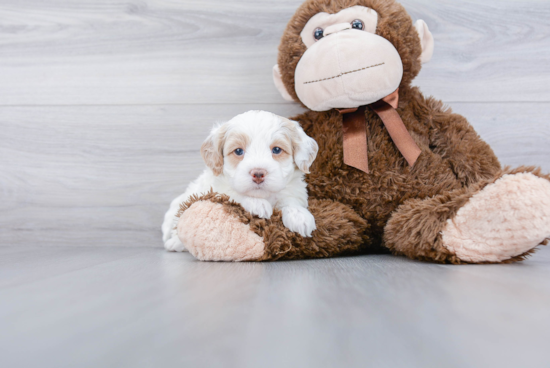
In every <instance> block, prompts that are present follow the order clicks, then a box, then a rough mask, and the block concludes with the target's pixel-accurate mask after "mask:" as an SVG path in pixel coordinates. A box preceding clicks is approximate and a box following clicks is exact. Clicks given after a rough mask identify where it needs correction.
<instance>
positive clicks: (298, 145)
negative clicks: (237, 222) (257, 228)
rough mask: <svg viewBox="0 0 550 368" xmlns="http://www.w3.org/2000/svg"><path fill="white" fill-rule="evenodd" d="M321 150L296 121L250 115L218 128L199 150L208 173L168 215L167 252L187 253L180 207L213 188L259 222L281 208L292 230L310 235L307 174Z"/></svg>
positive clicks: (312, 223) (312, 226) (312, 227)
mask: <svg viewBox="0 0 550 368" xmlns="http://www.w3.org/2000/svg"><path fill="white" fill-rule="evenodd" d="M318 149H319V148H318V146H317V142H315V140H313V139H312V138H310V137H308V136H307V135H306V134H305V133H304V131H303V130H302V128H301V127H300V125H299V124H298V123H297V122H295V121H291V120H288V119H286V118H283V117H280V116H277V115H275V114H272V113H269V112H265V111H249V112H246V113H244V114H241V115H238V116H236V117H234V118H233V119H231V120H230V121H229V122H227V123H224V124H221V125H217V126H215V127H214V128H213V129H212V131H211V132H210V135H209V136H208V138H206V140H205V141H204V143H203V144H202V147H201V155H202V158H203V160H204V162H205V163H206V166H207V168H206V170H205V171H204V172H203V173H202V175H200V176H199V177H198V178H197V179H196V180H195V181H193V182H192V183H191V184H189V186H188V187H187V190H186V191H185V193H183V194H182V195H180V196H179V197H177V198H176V199H174V200H173V201H172V203H171V204H170V209H169V210H168V212H166V215H165V216H164V223H163V225H162V233H163V240H164V246H165V248H166V249H167V250H170V251H180V252H181V251H184V250H185V245H184V244H182V243H181V241H180V240H179V238H178V235H177V230H176V225H177V222H178V217H176V215H177V213H178V211H179V208H180V204H181V203H182V202H185V201H186V200H188V199H189V197H191V196H192V195H194V194H201V193H207V192H209V191H210V190H211V189H212V190H213V191H214V192H217V193H221V194H227V195H228V196H229V197H230V198H231V199H232V200H234V201H235V202H237V203H240V204H241V205H242V206H243V208H244V209H245V210H247V211H248V212H250V213H251V214H253V215H256V216H258V217H261V218H265V219H269V218H270V217H271V215H272V213H273V208H274V207H275V208H278V209H280V210H281V211H282V214H283V224H284V225H285V226H286V227H287V228H288V229H289V230H291V231H294V232H297V233H298V234H300V235H302V236H304V237H309V236H311V233H312V232H313V230H315V229H316V226H315V219H314V218H313V215H312V214H311V213H310V212H309V211H308V210H307V206H308V202H307V198H308V196H307V189H306V183H305V182H304V174H307V173H309V167H310V166H311V164H312V163H313V160H315V157H316V156H317V151H318Z"/></svg>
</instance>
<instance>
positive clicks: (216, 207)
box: [177, 193, 368, 261]
mask: <svg viewBox="0 0 550 368" xmlns="http://www.w3.org/2000/svg"><path fill="white" fill-rule="evenodd" d="M309 210H310V212H311V214H312V215H313V216H314V217H315V221H316V223H317V230H315V231H313V233H312V237H302V236H300V235H299V234H297V233H295V232H292V231H291V230H289V229H287V228H286V227H285V226H284V224H283V219H282V213H281V211H280V210H278V209H276V210H275V211H274V212H273V215H272V216H271V218H270V219H269V220H268V219H261V218H258V217H256V216H252V215H251V214H250V213H248V212H247V211H245V210H244V208H243V207H242V206H241V205H239V204H237V203H235V202H233V201H231V200H230V199H229V197H228V196H226V195H219V194H217V193H209V194H206V195H203V196H200V197H198V196H195V197H192V198H191V199H190V200H188V201H187V202H185V203H184V204H183V205H182V206H181V208H180V218H179V221H178V226H177V231H178V236H179V238H180V239H181V240H182V242H183V243H184V244H185V246H186V248H187V249H188V250H189V252H190V253H191V254H192V255H193V256H195V257H196V258H198V259H200V260H202V261H274V260H277V259H301V258H323V257H334V256H337V255H341V254H348V253H356V252H360V251H362V250H363V248H364V241H365V237H364V236H362V234H364V232H365V229H366V228H367V227H368V225H367V222H366V221H365V220H364V219H362V218H361V217H360V216H359V215H357V214H356V213H355V212H354V211H353V210H352V209H351V208H349V207H348V206H346V205H344V204H341V203H338V202H333V201H330V200H310V201H309Z"/></svg>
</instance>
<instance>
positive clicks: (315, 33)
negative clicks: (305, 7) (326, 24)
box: [313, 28, 323, 41]
mask: <svg viewBox="0 0 550 368" xmlns="http://www.w3.org/2000/svg"><path fill="white" fill-rule="evenodd" d="M313 38H315V41H319V40H320V39H321V38H323V28H315V31H313Z"/></svg>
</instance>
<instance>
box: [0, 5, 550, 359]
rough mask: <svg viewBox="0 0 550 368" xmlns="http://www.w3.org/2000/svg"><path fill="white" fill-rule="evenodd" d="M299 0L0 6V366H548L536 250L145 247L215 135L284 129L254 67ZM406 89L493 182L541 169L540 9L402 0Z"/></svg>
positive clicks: (549, 97) (543, 41)
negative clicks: (519, 255)
mask: <svg viewBox="0 0 550 368" xmlns="http://www.w3.org/2000/svg"><path fill="white" fill-rule="evenodd" d="M300 3H301V0H234V1H221V0H201V1H191V0H181V1H169V0H144V1H137V0H129V1H120V0H78V1H73V0H25V1H19V0H3V1H2V2H1V4H0V367H36V366H41V367H76V366H84V367H88V366H89V367H121V366H132V367H171V366H178V367H180V366H185V367H187V366H189V367H192V366H208V367H216V366H236V367H237V366H238V367H241V366H245V367H259V366H260V367H281V366H284V367H287V366H288V367H292V366H295V367H305V366H315V367H324V366H327V367H328V366H349V367H354V366H357V367H363V366H375V367H487V366H499V367H549V366H550V363H548V362H550V355H549V354H548V353H546V352H547V350H548V347H547V345H548V341H550V332H549V331H550V317H549V314H548V310H549V308H550V282H549V281H548V279H549V276H550V275H549V274H550V250H549V249H546V248H545V249H542V250H540V251H539V252H538V253H537V254H536V255H535V256H533V257H532V258H531V259H530V260H528V261H527V262H525V263H523V264H517V265H504V266H465V267H453V266H441V265H433V264H425V263H420V262H412V261H409V260H406V259H403V258H397V257H391V256H361V257H352V258H338V259H328V260H317V261H299V262H279V263H273V264H220V263H200V262H197V261H195V260H194V259H193V258H192V257H191V256H190V255H189V254H171V253H165V252H163V251H162V250H161V249H160V248H161V246H162V244H161V241H160V229H159V228H160V223H161V220H162V215H163V213H164V211H165V210H166V207H167V205H168V203H169V202H170V200H171V199H172V198H173V197H175V196H176V195H178V194H180V193H181V192H182V191H183V189H184V187H185V186H186V185H187V183H188V182H189V181H190V180H191V179H193V178H194V177H196V175H198V173H199V172H200V171H201V169H202V167H203V163H202V161H201V158H200V155H199V151H198V150H199V147H200V143H201V141H202V140H203V139H204V137H205V135H206V133H207V131H208V130H209V128H210V127H211V125H212V124H213V123H214V122H216V121H221V120H225V119H229V118H231V117H232V116H234V115H236V114H238V113H241V112H244V111H247V110H251V109H265V110H269V111H273V112H275V113H278V114H281V115H284V116H290V115H295V114H297V113H299V112H300V111H301V108H300V107H299V106H297V105H295V104H289V103H285V102H284V101H283V100H282V98H281V97H279V96H278V93H277V91H276V90H275V88H274V87H273V86H272V82H271V68H272V66H273V65H274V64H275V62H276V58H277V46H278V43H279V40H280V37H281V35H282V32H283V29H284V27H285V24H286V22H287V21H288V19H289V18H290V16H291V15H292V14H293V12H294V11H295V9H296V8H297V7H298V6H299V4H300ZM403 4H404V5H405V7H406V8H407V10H408V11H409V12H410V13H411V15H412V16H413V18H414V19H419V18H422V19H424V20H425V21H426V22H427V23H428V25H429V27H430V29H431V30H432V32H433V34H434V37H435V41H436V49H435V53H434V58H433V60H432V61H431V62H430V63H429V64H427V65H425V66H424V68H423V70H422V72H421V74H420V76H419V77H418V78H417V80H416V81H415V84H416V85H418V86H419V87H420V88H421V90H422V91H423V92H424V93H425V94H426V95H434V96H436V97H438V98H440V99H442V100H443V101H444V102H445V103H448V104H449V105H451V106H452V107H453V109H454V110H455V111H456V112H458V113H461V114H463V115H465V116H466V117H468V118H469V120H470V121H471V123H472V124H473V125H474V127H475V128H476V129H477V131H478V132H479V133H480V135H481V136H482V137H483V138H484V139H485V140H487V141H488V142H489V143H490V144H491V145H492V146H493V148H494V150H495V152H496V153H497V155H498V156H499V158H500V159H501V161H502V162H503V164H506V165H512V166H517V165H521V164H529V165H538V166H542V167H543V168H544V169H545V170H546V171H550V161H549V158H550V128H549V127H550V126H549V124H548V116H550V89H549V88H548V86H549V85H550V22H548V19H550V2H548V1H547V0H507V1H501V0H486V1H483V2H481V3H480V2H479V1H474V0H466V1H438V2H433V1H428V0H404V1H403Z"/></svg>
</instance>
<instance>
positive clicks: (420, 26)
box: [414, 19, 434, 64]
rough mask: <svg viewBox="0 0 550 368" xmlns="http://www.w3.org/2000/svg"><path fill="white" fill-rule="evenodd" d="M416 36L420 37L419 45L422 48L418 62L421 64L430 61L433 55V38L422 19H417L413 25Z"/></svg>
mask: <svg viewBox="0 0 550 368" xmlns="http://www.w3.org/2000/svg"><path fill="white" fill-rule="evenodd" d="M414 27H415V28H416V31H417V32H418V36H420V45H421V46H422V55H420V62H421V63H422V64H425V63H427V62H428V61H430V60H431V58H432V55H433V53H434V37H433V36H432V33H431V32H430V30H429V29H428V25H427V24H426V22H424V21H423V20H422V19H419V20H417V21H416V23H415V24H414Z"/></svg>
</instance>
